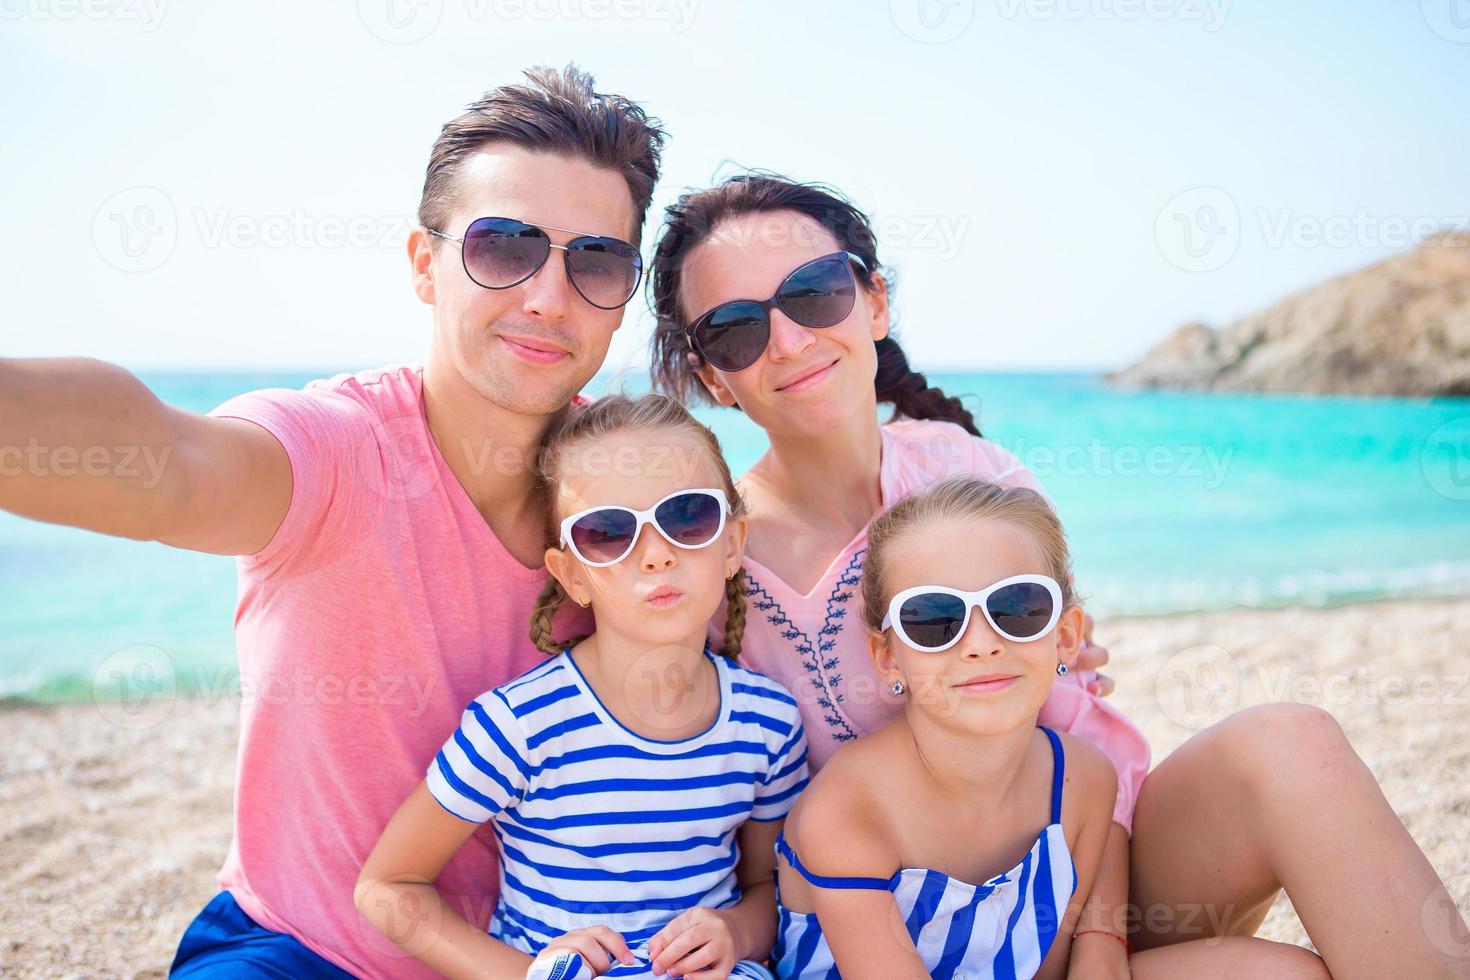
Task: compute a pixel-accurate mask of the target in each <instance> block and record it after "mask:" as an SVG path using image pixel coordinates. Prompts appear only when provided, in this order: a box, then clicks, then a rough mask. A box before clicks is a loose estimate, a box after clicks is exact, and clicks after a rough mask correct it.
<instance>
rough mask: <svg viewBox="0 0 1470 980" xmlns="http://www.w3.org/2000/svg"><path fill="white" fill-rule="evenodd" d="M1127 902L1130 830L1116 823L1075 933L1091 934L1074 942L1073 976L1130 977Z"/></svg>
mask: <svg viewBox="0 0 1470 980" xmlns="http://www.w3.org/2000/svg"><path fill="white" fill-rule="evenodd" d="M1127 903H1128V831H1126V830H1124V829H1123V828H1122V827H1121V826H1120V825H1119V824H1117V823H1114V824H1113V825H1112V826H1111V827H1110V828H1109V829H1108V842H1107V845H1106V846H1105V847H1104V848H1103V856H1102V863H1101V864H1100V865H1099V867H1098V869H1097V879H1096V880H1095V881H1094V882H1093V885H1092V894H1091V895H1089V896H1088V898H1087V904H1086V905H1084V906H1083V908H1082V916H1081V917H1080V918H1079V919H1078V920H1077V926H1076V928H1075V929H1073V930H1072V931H1073V933H1078V932H1082V931H1083V930H1087V931H1086V932H1083V934H1082V935H1080V936H1077V938H1075V939H1073V940H1072V957H1071V963H1070V966H1069V973H1070V974H1072V975H1073V976H1078V977H1099V978H1107V980H1119V978H1123V977H1127V976H1128V975H1129V972H1128V944H1127V942H1126V939H1127V925H1126V921H1125V919H1126V915H1125V913H1126V911H1127Z"/></svg>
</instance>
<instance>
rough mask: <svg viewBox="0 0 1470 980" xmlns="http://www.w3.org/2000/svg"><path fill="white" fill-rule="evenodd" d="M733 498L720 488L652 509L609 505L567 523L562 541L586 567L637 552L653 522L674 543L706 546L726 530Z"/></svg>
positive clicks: (672, 497)
mask: <svg viewBox="0 0 1470 980" xmlns="http://www.w3.org/2000/svg"><path fill="white" fill-rule="evenodd" d="M728 513H730V499H729V498H728V497H726V496H725V491H723V490H721V489H719V488H717V487H716V488H711V489H699V490H676V491H674V492H673V493H671V494H669V495H668V496H667V497H665V498H663V499H662V500H660V501H659V502H658V503H656V504H654V505H653V506H652V507H650V508H648V509H647V510H634V509H633V508H631V507H619V506H617V505H604V506H602V507H589V508H587V509H586V510H583V511H578V512H577V513H575V514H573V515H572V516H571V517H568V518H567V519H566V520H564V521H562V522H561V543H562V545H564V546H565V545H570V546H571V549H572V553H573V554H575V555H576V556H577V558H578V560H579V561H581V562H582V564H584V565H591V566H592V567H594V568H602V567H604V566H607V565H616V564H617V563H618V562H620V561H622V560H623V559H624V558H626V557H628V554H629V553H630V552H631V551H632V550H633V543H634V542H635V541H637V540H638V533H639V532H640V531H642V530H643V525H645V524H652V525H653V526H654V527H655V528H657V529H658V533H659V534H662V535H663V536H664V538H665V539H667V540H668V542H669V544H672V545H674V546H676V547H679V548H689V549H691V550H692V549H695V548H703V547H704V546H705V545H707V544H709V543H710V542H711V541H713V540H715V538H717V537H719V536H720V532H721V531H723V530H724V529H725V515H726V514H728Z"/></svg>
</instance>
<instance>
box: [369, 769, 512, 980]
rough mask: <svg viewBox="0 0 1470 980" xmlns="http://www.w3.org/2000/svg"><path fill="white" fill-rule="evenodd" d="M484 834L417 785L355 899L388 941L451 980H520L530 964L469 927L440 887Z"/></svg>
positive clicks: (376, 853)
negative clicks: (447, 869) (460, 855)
mask: <svg viewBox="0 0 1470 980" xmlns="http://www.w3.org/2000/svg"><path fill="white" fill-rule="evenodd" d="M478 826H479V824H476V823H472V822H470V821H468V820H461V819H460V818H459V817H456V816H454V815H453V814H452V813H450V812H448V811H447V810H445V809H444V808H443V807H441V806H440V805H439V804H438V803H437V802H436V801H435V800H434V797H433V796H432V795H431V794H430V793H429V790H428V787H427V785H426V784H424V783H419V785H418V788H416V789H415V790H414V791H413V792H412V793H411V794H410V795H409V797H408V799H406V800H404V801H403V805H402V806H400V807H399V808H398V812H397V813H395V814H393V819H392V820H390V821H389V822H388V826H387V827H386V828H385V829H384V830H383V835H382V836H381V837H379V838H378V843H377V845H376V846H374V847H373V851H372V853H371V854H369V855H368V859H367V861H366V862H365V863H364V864H363V866H362V873H361V874H360V875H359V876H358V879H357V887H356V888H355V889H354V890H353V893H352V897H353V900H354V901H355V902H356V903H357V908H358V911H359V912H361V913H362V914H363V916H364V917H365V918H366V919H367V920H368V921H369V922H371V923H372V924H373V925H375V926H377V928H378V930H379V931H380V932H382V933H383V935H385V936H387V937H388V938H389V939H391V940H392V941H393V942H394V943H395V944H396V945H397V946H398V947H399V948H400V949H402V950H403V951H404V952H405V953H407V954H409V955H411V956H413V957H414V958H415V959H417V960H418V961H419V962H420V963H423V964H424V965H425V966H427V967H429V968H431V969H434V970H437V971H439V972H440V973H442V974H444V975H445V976H447V977H503V978H505V980H512V978H514V980H521V978H523V977H525V975H526V969H527V968H528V967H529V966H530V965H531V957H530V956H528V955H526V954H525V953H522V952H521V951H520V950H517V949H513V948H511V947H510V946H507V945H506V944H505V943H502V942H500V941H498V940H496V939H492V938H491V937H490V935H489V934H488V933H486V932H483V931H482V930H480V929H479V928H478V927H476V926H474V925H472V924H471V923H469V922H468V921H466V920H465V919H464V917H463V916H461V915H460V914H459V913H458V912H456V911H455V910H454V908H453V906H451V905H450V903H448V902H446V901H445V900H444V898H443V896H442V895H440V894H439V890H438V889H437V888H435V887H434V879H435V878H437V877H438V876H439V872H441V871H442V870H444V865H446V864H448V863H449V859H450V858H452V857H453V856H454V855H455V853H456V852H457V851H458V850H459V849H460V847H461V846H462V845H463V844H464V842H465V841H467V840H468V839H469V838H470V835H471V834H473V833H474V832H475V829H476V828H477V827H478Z"/></svg>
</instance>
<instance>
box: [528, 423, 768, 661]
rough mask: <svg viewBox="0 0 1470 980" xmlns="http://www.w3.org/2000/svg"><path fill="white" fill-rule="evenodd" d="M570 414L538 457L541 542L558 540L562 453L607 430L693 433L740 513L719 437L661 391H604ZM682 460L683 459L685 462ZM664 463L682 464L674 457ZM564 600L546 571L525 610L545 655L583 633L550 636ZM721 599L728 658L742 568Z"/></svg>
mask: <svg viewBox="0 0 1470 980" xmlns="http://www.w3.org/2000/svg"><path fill="white" fill-rule="evenodd" d="M573 412H574V413H575V414H574V415H572V417H571V419H570V420H569V421H568V422H567V423H566V424H565V425H564V426H563V427H562V428H561V429H560V430H558V431H557V432H556V433H555V434H554V435H553V436H552V437H551V438H550V439H549V440H548V441H547V443H546V446H545V448H544V450H543V451H542V456H541V467H540V478H541V491H542V493H543V495H544V499H545V501H546V508H545V510H546V516H547V523H546V547H548V548H555V547H557V546H558V545H559V544H560V543H561V542H560V539H561V519H562V515H560V514H558V513H557V511H556V501H557V498H558V496H559V493H558V491H559V490H560V488H561V480H562V473H563V471H564V468H565V464H566V461H567V459H568V457H570V456H572V455H573V454H574V453H577V452H580V451H585V450H586V449H587V447H588V446H589V444H595V443H597V442H599V441H601V440H602V439H604V438H606V437H607V436H608V435H610V434H611V433H613V432H619V431H623V430H630V431H633V432H649V433H652V432H680V433H685V434H688V435H692V436H694V437H696V439H697V440H698V441H700V442H701V443H702V444H703V445H704V447H705V448H706V449H707V450H708V451H709V455H710V459H711V460H713V461H714V464H715V467H716V469H718V470H719V472H720V480H721V482H722V483H723V485H724V491H725V496H727V497H729V498H730V516H729V517H727V518H726V520H733V519H734V518H736V517H739V516H741V515H743V514H744V513H745V501H744V500H743V499H741V497H740V492H739V491H738V490H736V489H735V480H734V478H733V477H732V476H731V475H730V467H729V465H728V464H727V463H726V462H725V456H724V454H723V453H722V452H721V451H720V440H719V439H717V438H716V437H715V434H714V433H713V432H711V431H710V430H709V428H708V427H706V426H705V425H703V424H702V423H701V422H700V421H699V420H698V419H696V418H695V417H694V416H693V415H690V414H689V411H688V409H686V408H685V407H684V406H683V405H681V404H679V403H678V402H676V401H674V400H673V399H672V398H668V397H666V396H664V395H658V394H649V395H642V396H640V397H638V398H629V397H628V396H627V395H608V396H606V397H604V398H599V399H597V400H596V401H594V402H593V403H592V404H591V405H588V406H587V407H585V408H581V409H573ZM685 462H687V461H685ZM670 465H675V466H679V465H684V463H683V462H681V461H679V460H677V459H674V460H673V461H672V462H671V464H670ZM567 599H568V596H567V593H566V590H565V589H563V588H562V585H561V583H560V582H558V581H557V580H556V577H555V576H549V581H548V582H547V583H546V588H544V589H542V591H541V596H540V597H539V598H538V599H537V600H536V608H535V610H534V611H533V612H532V613H531V642H532V643H534V644H535V645H536V649H538V650H540V651H541V652H542V653H545V654H547V655H548V656H555V655H557V654H558V653H561V652H562V650H564V649H566V648H567V647H569V646H571V645H573V644H576V643H580V642H581V641H582V640H585V639H586V638H587V637H586V636H575V637H572V638H571V639H567V640H557V639H556V638H555V637H553V636H552V630H551V620H552V617H553V616H555V615H556V611H557V609H559V608H561V605H562V603H564V602H566V601H567ZM725 599H726V602H727V603H728V615H727V616H726V619H725V645H724V648H723V649H722V650H721V651H720V653H721V654H723V655H724V656H726V657H729V658H731V659H734V658H735V657H736V656H738V655H739V654H740V640H741V638H742V637H743V636H744V635H745V569H744V568H739V569H736V571H735V574H734V575H732V576H730V578H728V579H726V580H725Z"/></svg>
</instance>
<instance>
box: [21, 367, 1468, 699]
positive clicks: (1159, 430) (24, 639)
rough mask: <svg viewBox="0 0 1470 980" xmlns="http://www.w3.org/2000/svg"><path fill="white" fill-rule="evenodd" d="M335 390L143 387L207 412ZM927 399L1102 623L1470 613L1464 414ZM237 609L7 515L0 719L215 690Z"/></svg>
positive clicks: (1082, 382)
mask: <svg viewBox="0 0 1470 980" xmlns="http://www.w3.org/2000/svg"><path fill="white" fill-rule="evenodd" d="M330 373H331V372H294V373H293V372H285V373H275V374H152V375H145V376H144V380H145V381H147V382H148V383H149V384H150V386H151V387H153V389H154V390H155V391H156V392H157V393H158V394H159V396H160V397H162V398H163V399H164V400H165V401H168V402H170V403H172V404H175V405H178V406H181V407H184V408H189V409H194V410H199V411H204V410H207V409H209V408H212V407H213V406H215V405H217V404H219V403H220V402H222V401H224V400H225V399H226V398H229V397H230V396H232V395H234V394H237V393H239V392H242V391H247V390H250V389H253V388H261V387H273V386H284V387H299V386H300V385H301V384H304V383H305V382H306V381H308V380H310V379H311V378H313V377H322V376H324V375H326V374H330ZM930 378H931V382H933V383H937V384H939V385H940V386H941V387H943V388H945V389H946V390H948V391H950V392H951V393H955V394H960V395H962V396H964V397H965V398H966V401H967V403H968V404H969V406H970V408H971V410H972V411H975V412H976V413H977V416H978V417H979V418H980V420H981V426H982V428H983V430H984V431H985V434H986V435H987V436H988V437H989V438H991V439H994V440H995V441H997V442H999V443H1001V444H1002V445H1004V446H1005V447H1006V448H1008V449H1010V450H1011V451H1012V452H1014V453H1016V454H1017V455H1018V456H1020V457H1021V459H1022V461H1023V462H1025V463H1026V464H1027V465H1028V466H1030V468H1031V469H1032V470H1033V471H1034V472H1036V474H1037V475H1038V477H1040V479H1041V481H1042V483H1043V484H1044V485H1045V486H1046V487H1047V489H1048V491H1049V492H1050V493H1051V495H1052V496H1053V497H1054V498H1055V500H1056V501H1057V504H1058V507H1059V508H1060V510H1061V514H1062V518H1063V521H1064V522H1065V524H1066V526H1067V529H1068V532H1069V535H1070V537H1071V540H1072V545H1073V550H1074V554H1075V558H1076V565H1077V582H1078V586H1079V587H1080V589H1081V590H1082V592H1083V594H1084V595H1085V596H1086V597H1087V598H1088V606H1089V609H1090V610H1091V611H1092V612H1093V613H1094V614H1095V615H1097V616H1098V617H1099V618H1100V619H1103V618H1107V617H1114V616H1137V615H1147V614H1156V613H1171V612H1179V611H1185V610H1200V609H1215V608H1222V607H1229V606H1279V605H1291V604H1310V605H1332V604H1339V603H1345V602H1355V601H1363V600H1370V599H1378V598H1384V597H1390V596H1419V595H1458V594H1465V593H1467V592H1470V402H1467V401H1457V400H1449V399H1445V400H1399V399H1359V398H1300V397H1286V396H1274V395H1273V396H1261V395H1217V394H1179V393H1156V392H1149V393H1132V392H1122V391H1117V390H1114V389H1111V388H1110V387H1108V386H1107V385H1106V384H1105V383H1104V381H1103V380H1102V379H1101V378H1100V377H1099V376H1097V375H1088V374H975V373H971V374H941V373H934V374H931V375H930ZM610 380H611V379H610V378H601V377H600V378H598V379H597V380H596V381H595V382H594V383H593V384H592V385H591V386H589V387H590V390H591V391H592V392H593V393H597V394H600V393H602V392H603V391H605V390H607V387H608V383H609V381H610ZM643 385H644V386H646V382H643ZM617 387H619V388H620V389H624V390H626V389H629V388H637V387H639V383H638V382H636V381H635V382H633V383H630V382H629V381H628V379H627V378H626V376H624V377H620V378H619V380H618V383H617ZM700 415H701V417H703V418H704V420H705V421H706V422H708V423H710V424H711V425H712V426H713V427H714V429H715V431H716V432H717V433H718V434H719V436H720V439H721V441H722V443H723V444H724V446H725V447H726V451H727V453H728V455H729V457H730V464H731V467H732V468H733V469H734V471H735V472H736V473H737V474H738V473H739V472H741V471H742V470H744V469H745V468H746V467H747V466H748V465H750V463H751V462H752V461H754V460H755V458H756V457H757V456H758V455H759V454H760V453H761V451H762V449H763V437H762V435H761V432H760V430H759V429H757V428H755V427H754V426H753V425H751V424H750V423H749V422H747V421H746V420H745V418H744V417H743V416H742V415H740V414H738V413H736V412H733V411H722V410H702V411H701V412H700ZM885 417H886V415H885ZM234 597H235V579H234V565H233V561H232V560H231V559H229V558H220V557H214V556H206V555H197V554H191V553H187V552H180V551H175V550H173V549H170V548H167V547H165V546H163V545H159V544H147V543H139V542H133V541H124V540H117V539H110V538H104V537H101V536H99V535H94V534H88V533H85V532H81V531H77V530H73V529H69V528H62V527H55V526H50V525H42V524H37V523H34V522H28V521H23V520H20V519H19V518H16V517H13V516H10V515H7V514H0V699H4V698H16V697H20V698H34V699H40V700H72V699H84V698H90V697H91V696H92V689H91V686H90V678H91V675H92V673H93V671H94V670H95V669H96V668H97V666H98V664H99V663H101V662H102V661H103V660H104V659H106V658H108V656H109V655H110V654H113V653H114V652H115V651H119V650H124V649H127V648H132V647H136V646H140V645H142V646H152V647H158V648H161V649H163V650H166V651H167V652H168V655H169V660H170V661H171V662H172V663H173V664H175V665H176V668H177V669H178V675H179V678H180V683H181V684H182V683H184V680H183V678H184V677H185V675H186V674H188V675H189V676H193V677H198V676H210V675H213V676H219V675H220V673H221V672H227V671H228V670H229V669H230V667H231V665H232V664H233V662H234V650H233V642H232V635H231V619H232V616H233V611H234ZM200 667H203V668H207V670H205V671H201V670H199V669H198V668H200ZM186 668H187V669H186Z"/></svg>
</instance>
